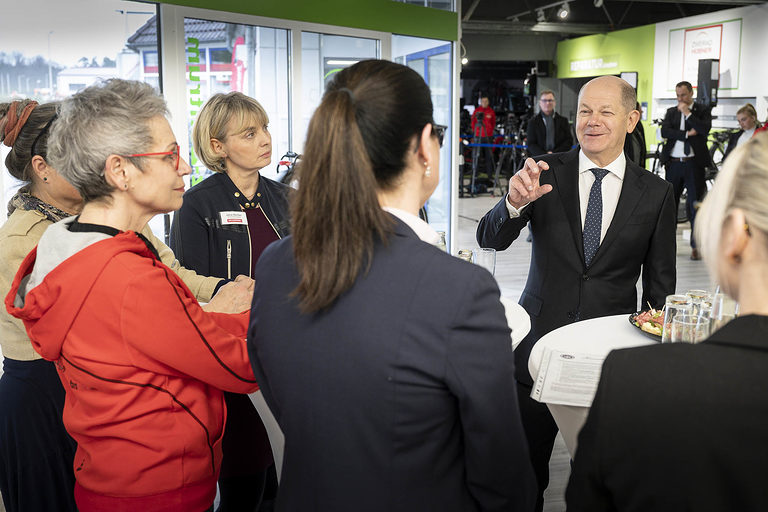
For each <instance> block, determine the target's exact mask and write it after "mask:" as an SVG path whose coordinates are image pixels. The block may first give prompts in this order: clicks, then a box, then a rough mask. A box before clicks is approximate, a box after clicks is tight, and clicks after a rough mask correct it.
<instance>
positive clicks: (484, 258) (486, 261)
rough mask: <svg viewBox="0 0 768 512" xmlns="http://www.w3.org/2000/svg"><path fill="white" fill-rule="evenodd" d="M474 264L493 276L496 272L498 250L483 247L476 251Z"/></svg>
mask: <svg viewBox="0 0 768 512" xmlns="http://www.w3.org/2000/svg"><path fill="white" fill-rule="evenodd" d="M473 261H474V263H475V264H477V265H480V266H481V267H483V268H484V269H486V270H487V271H488V272H490V273H491V274H493V273H494V272H495V271H496V249H489V248H485V247H481V248H480V249H475V250H474V260H473Z"/></svg>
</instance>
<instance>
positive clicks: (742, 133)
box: [723, 103, 760, 159]
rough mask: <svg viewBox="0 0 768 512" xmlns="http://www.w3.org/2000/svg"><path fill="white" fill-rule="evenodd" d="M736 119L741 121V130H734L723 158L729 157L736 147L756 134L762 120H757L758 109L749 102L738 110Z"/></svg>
mask: <svg viewBox="0 0 768 512" xmlns="http://www.w3.org/2000/svg"><path fill="white" fill-rule="evenodd" d="M736 120H737V121H738V122H739V128H740V130H739V131H737V132H734V133H733V134H732V135H731V138H730V139H728V148H727V149H726V150H725V155H723V159H725V158H728V155H730V154H731V152H732V151H733V150H734V149H736V148H737V147H738V146H741V145H742V144H744V143H745V142H747V141H748V140H749V139H751V138H752V136H753V135H754V134H755V130H756V129H757V128H760V121H758V120H757V111H756V110H755V107H753V106H752V104H751V103H747V104H746V105H744V106H743V107H741V108H740V109H739V110H737V111H736Z"/></svg>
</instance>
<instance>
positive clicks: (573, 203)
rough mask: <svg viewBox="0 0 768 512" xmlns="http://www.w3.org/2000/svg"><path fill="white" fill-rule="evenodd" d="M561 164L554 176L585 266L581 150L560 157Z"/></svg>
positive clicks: (573, 150)
mask: <svg viewBox="0 0 768 512" xmlns="http://www.w3.org/2000/svg"><path fill="white" fill-rule="evenodd" d="M558 159H559V160H560V164H561V165H558V166H553V167H552V174H553V179H554V180H555V183H556V184H557V191H558V193H559V194H560V201H561V202H562V204H563V208H565V216H566V217H567V218H568V224H569V225H570V227H571V234H572V235H573V241H574V243H575V244H576V248H577V252H578V253H579V257H580V258H581V263H582V265H583V264H584V240H583V237H582V234H581V231H582V230H581V209H580V208H579V148H578V147H577V148H575V149H572V150H570V151H568V152H566V153H561V154H560V155H558Z"/></svg>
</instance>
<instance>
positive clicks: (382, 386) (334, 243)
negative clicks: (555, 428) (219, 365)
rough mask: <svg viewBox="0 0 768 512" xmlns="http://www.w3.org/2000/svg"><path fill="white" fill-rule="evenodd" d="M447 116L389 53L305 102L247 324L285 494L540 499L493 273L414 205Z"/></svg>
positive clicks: (518, 506) (421, 500)
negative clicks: (292, 174)
mask: <svg viewBox="0 0 768 512" xmlns="http://www.w3.org/2000/svg"><path fill="white" fill-rule="evenodd" d="M444 132H445V127H444V126H440V125H437V124H435V123H434V120H433V118H432V100H431V96H430V91H429V88H428V87H427V84H425V83H424V80H423V79H422V78H421V77H420V76H419V74H418V73H416V72H415V71H413V70H412V69H410V68H408V67H406V66H402V65H400V64H395V63H392V62H388V61H384V60H366V61H361V62H359V63H357V64H355V65H353V66H351V67H349V68H346V69H344V70H342V71H340V72H339V73H338V74H336V75H335V77H334V79H333V81H332V82H331V83H330V84H329V86H328V89H327V91H326V93H325V95H324V96H323V100H322V102H321V103H320V106H319V107H318V108H317V110H316V111H315V113H314V115H313V116H312V120H311V121H310V124H309V130H308V132H307V141H306V144H305V153H304V159H303V164H301V166H300V168H299V170H298V172H299V180H300V183H301V185H300V186H299V189H298V192H297V196H296V200H295V202H294V203H293V205H292V208H293V222H294V224H293V227H294V234H293V235H292V236H291V237H288V238H286V239H283V240H281V241H279V242H276V243H275V244H273V245H271V246H270V247H269V248H268V249H267V250H266V251H265V252H264V254H263V255H262V258H261V259H260V260H259V263H258V265H257V266H256V274H255V276H256V277H255V281H256V285H255V286H256V287H257V288H258V296H257V295H256V292H255V291H254V304H253V308H252V312H251V326H250V328H249V331H248V335H249V336H248V343H249V353H250V356H251V362H252V364H253V368H254V372H255V374H258V379H259V383H260V384H261V383H262V382H263V383H264V384H263V386H262V389H263V391H264V398H265V399H266V401H267V404H268V405H269V407H270V409H271V410H272V412H273V413H274V415H275V418H276V419H277V421H278V423H279V424H280V427H281V428H282V431H283V433H284V434H285V453H284V457H285V458H284V462H283V470H282V480H281V483H280V489H279V490H278V495H277V505H276V510H278V511H294V510H327V511H334V512H347V511H349V512H352V511H361V510H365V511H366V512H377V511H397V512H409V511H414V512H415V511H424V510H440V511H441V512H454V511H455V512H473V511H481V510H482V511H491V510H494V511H495V510H498V511H502V510H531V509H532V507H533V498H534V496H533V495H534V490H535V483H534V477H533V473H532V471H531V468H530V462H529V458H528V449H527V444H526V442H525V435H524V433H523V430H522V425H521V422H520V413H519V411H518V408H517V394H516V386H515V381H514V358H513V355H512V350H511V345H510V332H509V327H508V326H507V322H506V319H505V316H504V308H503V306H502V305H501V303H500V302H499V289H498V287H497V286H496V282H495V281H494V279H493V276H492V275H491V274H490V273H488V271H486V270H485V269H483V268H481V267H479V266H476V265H472V264H470V263H467V262H465V261H462V260H460V259H458V258H454V257H452V256H450V255H449V254H446V253H445V252H444V251H441V250H439V249H438V248H436V247H435V246H434V245H432V244H433V243H435V242H436V241H437V239H438V238H439V237H438V236H437V233H436V232H435V230H434V229H432V227H430V226H429V225H428V224H427V223H425V222H424V221H422V220H421V219H419V217H418V211H419V208H420V207H421V206H422V205H423V204H424V203H425V201H426V200H427V199H428V198H429V196H430V195H431V194H432V192H433V191H434V190H435V187H436V186H437V184H438V181H439V174H440V173H439V168H440V146H441V144H442V137H443V135H444Z"/></svg>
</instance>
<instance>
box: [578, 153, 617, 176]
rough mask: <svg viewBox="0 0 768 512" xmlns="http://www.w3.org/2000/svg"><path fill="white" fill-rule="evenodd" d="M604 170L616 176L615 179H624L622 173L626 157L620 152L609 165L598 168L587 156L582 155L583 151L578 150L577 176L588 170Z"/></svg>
mask: <svg viewBox="0 0 768 512" xmlns="http://www.w3.org/2000/svg"><path fill="white" fill-rule="evenodd" d="M594 168H598V169H605V170H606V171H609V172H611V173H612V174H614V175H616V177H617V178H619V179H620V180H623V179H624V172H625V171H626V169H627V157H626V156H624V152H623V151H622V152H621V153H619V157H618V158H617V159H616V160H614V161H613V162H611V163H609V164H608V165H606V166H605V167H600V166H599V165H597V164H596V163H595V162H593V161H592V160H590V159H589V157H587V155H585V154H584V150H583V149H580V150H579V174H581V173H585V172H587V171H589V170H590V169H594Z"/></svg>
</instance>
